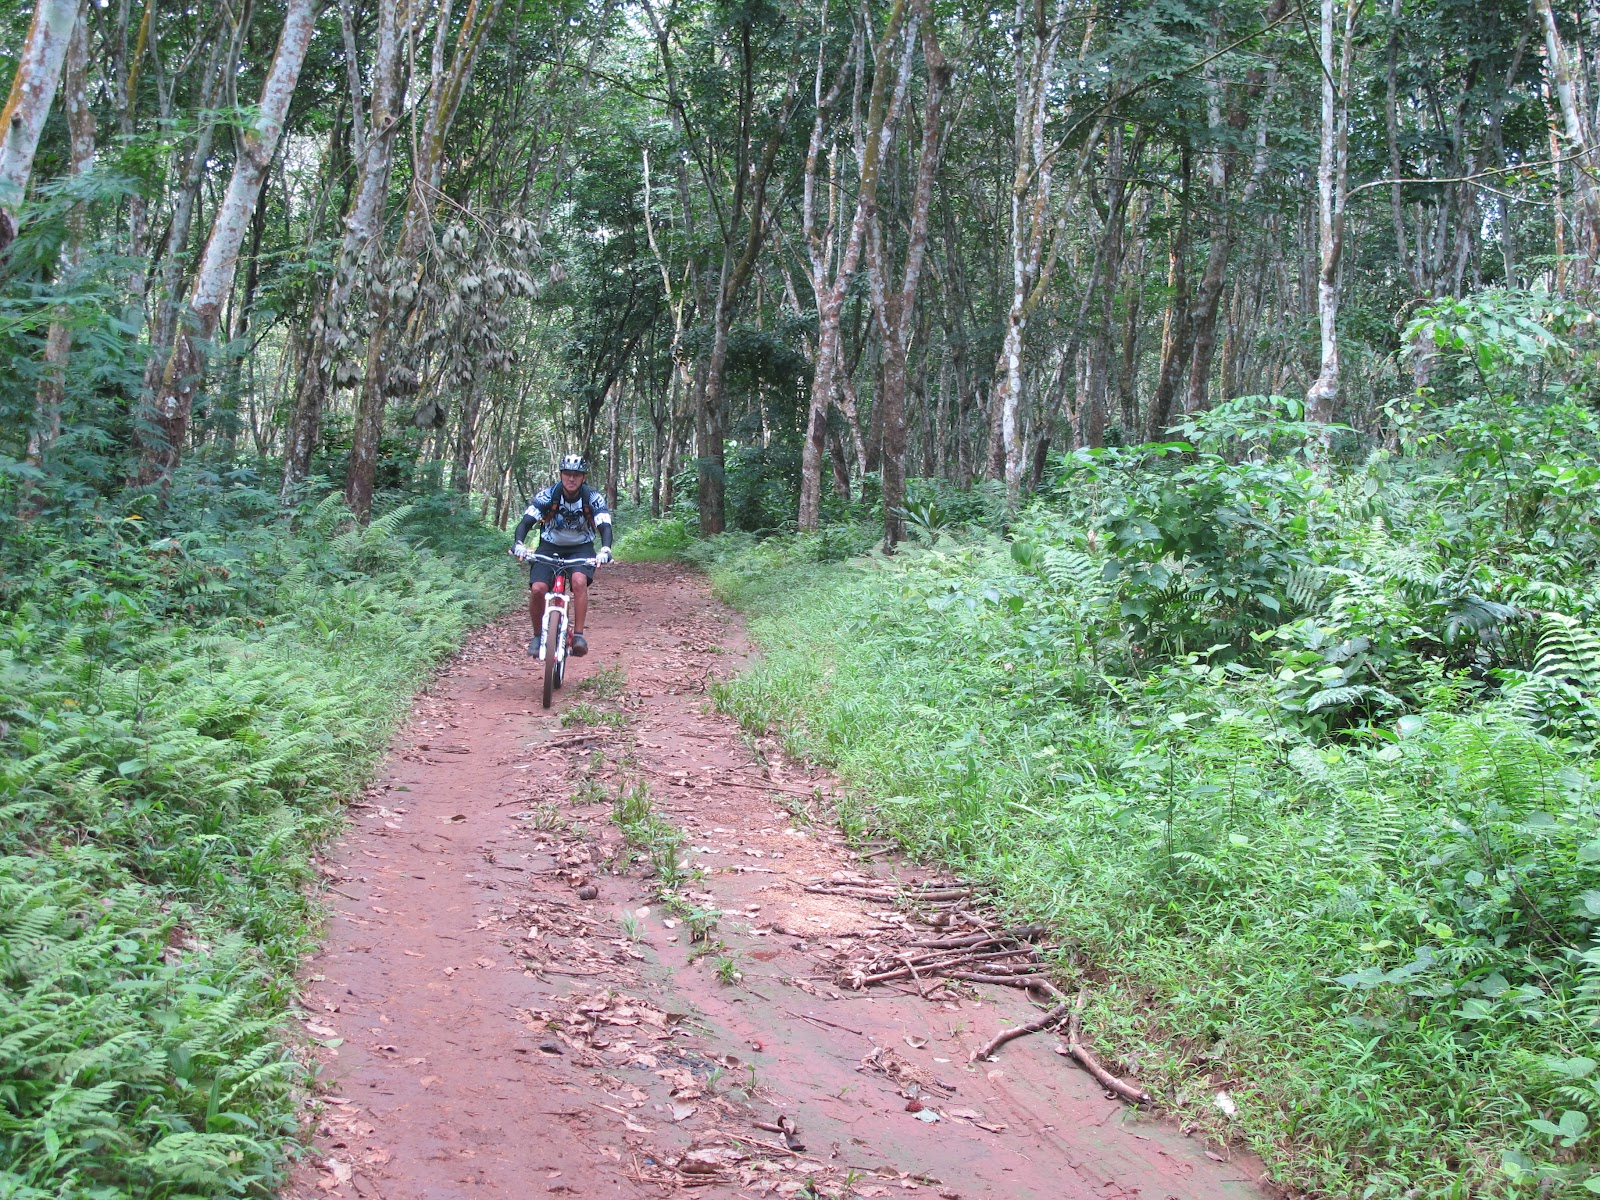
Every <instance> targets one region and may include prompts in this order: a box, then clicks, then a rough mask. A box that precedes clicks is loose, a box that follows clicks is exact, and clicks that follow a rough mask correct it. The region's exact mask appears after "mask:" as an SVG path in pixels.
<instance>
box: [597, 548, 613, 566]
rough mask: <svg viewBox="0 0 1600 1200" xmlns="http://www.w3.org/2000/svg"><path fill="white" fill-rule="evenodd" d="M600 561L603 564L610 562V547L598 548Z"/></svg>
mask: <svg viewBox="0 0 1600 1200" xmlns="http://www.w3.org/2000/svg"><path fill="white" fill-rule="evenodd" d="M600 561H601V562H603V563H608V562H610V561H611V547H610V546H601V547H600Z"/></svg>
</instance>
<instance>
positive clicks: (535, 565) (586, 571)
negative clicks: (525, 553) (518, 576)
mask: <svg viewBox="0 0 1600 1200" xmlns="http://www.w3.org/2000/svg"><path fill="white" fill-rule="evenodd" d="M534 553H535V554H548V555H550V556H551V557H552V558H567V559H572V558H593V557H594V543H593V542H592V541H589V542H584V543H583V544H582V545H581V546H552V545H551V544H550V543H549V542H543V541H542V542H540V543H539V545H538V546H537V547H535V549H534ZM572 573H573V574H574V575H582V576H583V577H584V578H585V579H587V580H588V581H589V582H590V583H593V582H594V568H593V567H591V566H590V565H589V564H588V563H580V564H578V565H577V566H575V567H573V568H572ZM555 581H556V567H555V564H554V563H547V562H533V561H530V562H529V563H528V586H529V587H532V586H533V585H534V584H536V583H542V584H544V585H545V587H549V586H550V585H551V584H552V583H554V582H555Z"/></svg>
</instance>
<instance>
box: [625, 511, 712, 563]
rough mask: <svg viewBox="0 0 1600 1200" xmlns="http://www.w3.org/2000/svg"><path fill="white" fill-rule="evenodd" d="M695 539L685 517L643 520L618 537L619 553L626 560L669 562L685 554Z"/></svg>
mask: <svg viewBox="0 0 1600 1200" xmlns="http://www.w3.org/2000/svg"><path fill="white" fill-rule="evenodd" d="M693 541H694V537H693V535H692V534H691V533H690V532H689V528H688V526H687V525H686V524H685V523H684V520H683V518H682V517H665V518H662V519H661V520H657V521H641V522H640V523H639V524H638V525H635V526H633V527H632V528H631V529H629V530H628V531H627V532H625V533H624V534H622V536H621V537H619V538H617V542H616V555H617V557H618V558H619V559H622V560H623V561H625V562H665V561H668V560H670V559H674V558H681V557H682V556H683V554H684V552H685V551H687V550H688V549H689V546H690V545H691V544H692V543H693Z"/></svg>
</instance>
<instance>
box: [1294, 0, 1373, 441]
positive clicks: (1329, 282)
mask: <svg viewBox="0 0 1600 1200" xmlns="http://www.w3.org/2000/svg"><path fill="white" fill-rule="evenodd" d="M1363 3H1364V0H1321V22H1320V25H1319V30H1320V33H1319V38H1318V55H1317V65H1318V67H1319V68H1320V74H1321V76H1322V107H1321V122H1320V138H1319V140H1318V156H1317V262H1318V267H1317V330H1318V335H1319V341H1320V346H1321V356H1322V358H1321V361H1322V367H1321V369H1320V370H1319V371H1318V372H1317V377H1316V379H1314V380H1312V383H1311V386H1310V388H1308V389H1307V390H1306V418H1307V419H1308V420H1311V421H1316V422H1319V423H1321V424H1323V425H1328V424H1331V423H1332V421H1333V410H1334V405H1335V404H1336V403H1337V401H1338V399H1339V385H1340V378H1339V299H1340V292H1339V284H1340V273H1341V270H1342V268H1343V263H1344V211H1345V196H1346V193H1347V192H1348V190H1349V175H1350V84H1351V73H1352V71H1353V69H1354V55H1355V31H1356V18H1357V16H1358V15H1359V13H1360V11H1361V7H1362V4H1363ZM1341 10H1342V11H1341ZM1341 17H1342V20H1343V26H1344V28H1343V32H1342V34H1341V33H1340V32H1339V24H1340V20H1339V18H1341Z"/></svg>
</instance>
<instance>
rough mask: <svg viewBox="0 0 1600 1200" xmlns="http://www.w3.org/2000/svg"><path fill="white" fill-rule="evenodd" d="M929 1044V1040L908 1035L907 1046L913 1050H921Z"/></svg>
mask: <svg viewBox="0 0 1600 1200" xmlns="http://www.w3.org/2000/svg"><path fill="white" fill-rule="evenodd" d="M927 1044H928V1039H927V1038H925V1037H913V1036H912V1035H911V1034H909V1033H908V1034H906V1045H908V1046H910V1047H911V1048H912V1049H913V1050H921V1049H922V1048H923V1047H924V1046H926V1045H927Z"/></svg>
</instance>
